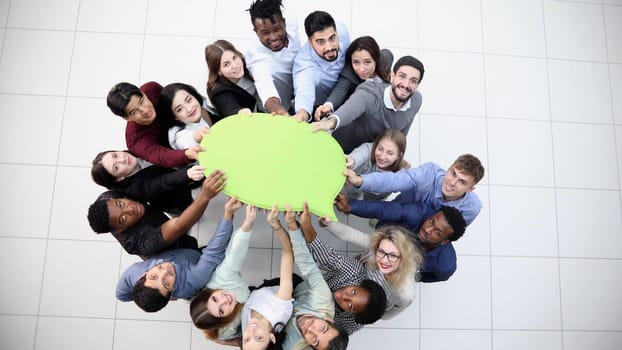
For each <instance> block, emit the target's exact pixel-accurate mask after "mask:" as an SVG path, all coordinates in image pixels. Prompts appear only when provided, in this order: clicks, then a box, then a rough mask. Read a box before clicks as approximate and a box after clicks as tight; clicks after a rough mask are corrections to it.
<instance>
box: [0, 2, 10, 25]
mask: <svg viewBox="0 0 622 350" xmlns="http://www.w3.org/2000/svg"><path fill="white" fill-rule="evenodd" d="M10 5H11V2H10V1H9V0H0V27H3V28H4V27H6V26H7V24H8V20H9V6H10Z"/></svg>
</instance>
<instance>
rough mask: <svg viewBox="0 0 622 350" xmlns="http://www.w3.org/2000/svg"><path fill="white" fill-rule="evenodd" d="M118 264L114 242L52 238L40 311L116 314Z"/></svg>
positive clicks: (107, 315)
mask: <svg viewBox="0 0 622 350" xmlns="http://www.w3.org/2000/svg"><path fill="white" fill-rule="evenodd" d="M68 253H71V254H68ZM76 262H83V263H79V264H78V263H76ZM118 264H119V249H118V248H117V247H116V246H115V245H113V244H109V243H105V242H78V241H59V240H50V241H49V243H48V248H47V255H46V260H45V270H44V278H43V287H42V292H41V311H40V313H41V314H43V315H50V316H74V317H75V316H81V317H113V316H114V315H115V302H114V288H115V287H114V286H116V282H117V275H118V271H119V268H118ZM69 286H70V287H71V288H69ZM85 296H88V297H85Z"/></svg>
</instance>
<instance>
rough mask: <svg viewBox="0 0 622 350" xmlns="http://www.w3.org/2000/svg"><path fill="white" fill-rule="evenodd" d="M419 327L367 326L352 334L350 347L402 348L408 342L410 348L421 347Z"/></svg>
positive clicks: (416, 348) (415, 349) (414, 349)
mask: <svg viewBox="0 0 622 350" xmlns="http://www.w3.org/2000/svg"><path fill="white" fill-rule="evenodd" d="M418 338H419V330H418V329H378V328H369V329H367V328H365V329H364V330H362V331H359V332H356V333H354V334H353V335H352V336H350V341H349V343H348V348H349V349H379V348H383V349H384V348H386V349H400V348H401V347H402V346H404V342H405V341H407V342H408V349H413V350H418V349H420V348H419V342H418Z"/></svg>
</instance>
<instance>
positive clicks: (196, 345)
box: [190, 326, 232, 350]
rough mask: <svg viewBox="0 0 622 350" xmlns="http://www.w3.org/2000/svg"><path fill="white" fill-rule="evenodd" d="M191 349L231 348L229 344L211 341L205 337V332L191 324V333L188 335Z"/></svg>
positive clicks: (218, 349) (217, 349) (220, 349)
mask: <svg viewBox="0 0 622 350" xmlns="http://www.w3.org/2000/svg"><path fill="white" fill-rule="evenodd" d="M190 342H191V346H190V349H191V350H204V349H210V350H228V349H229V350H230V349H232V347H231V346H229V345H221V344H218V343H216V342H213V341H211V340H209V339H207V338H206V337H205V334H203V332H202V331H201V330H199V329H198V328H196V327H194V326H192V335H191V337H190Z"/></svg>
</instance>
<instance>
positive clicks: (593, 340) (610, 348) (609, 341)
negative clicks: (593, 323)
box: [564, 331, 622, 350]
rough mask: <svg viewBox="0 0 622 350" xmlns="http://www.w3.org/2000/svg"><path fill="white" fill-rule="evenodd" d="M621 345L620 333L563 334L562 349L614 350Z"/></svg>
mask: <svg viewBox="0 0 622 350" xmlns="http://www.w3.org/2000/svg"><path fill="white" fill-rule="evenodd" d="M620 344H622V333H621V332H615V333H614V332H572V331H566V332H564V349H565V350H581V349H588V348H592V349H593V348H598V349H602V350H616V349H618V348H619V347H620Z"/></svg>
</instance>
